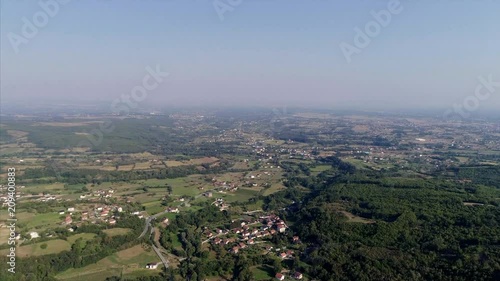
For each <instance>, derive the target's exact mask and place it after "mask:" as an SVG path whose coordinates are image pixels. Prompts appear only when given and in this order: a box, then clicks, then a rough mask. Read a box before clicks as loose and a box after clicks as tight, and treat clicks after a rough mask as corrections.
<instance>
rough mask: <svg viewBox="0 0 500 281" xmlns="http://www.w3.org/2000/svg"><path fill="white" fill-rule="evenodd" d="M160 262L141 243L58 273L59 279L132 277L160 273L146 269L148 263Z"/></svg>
mask: <svg viewBox="0 0 500 281" xmlns="http://www.w3.org/2000/svg"><path fill="white" fill-rule="evenodd" d="M151 262H159V258H158V257H157V256H156V254H155V253H154V251H153V250H151V249H149V250H144V249H143V248H142V247H141V246H140V245H136V246H134V247H131V248H129V249H126V250H123V251H120V252H118V253H115V254H112V255H110V256H108V257H106V258H104V259H102V260H100V261H98V262H97V263H95V264H91V265H88V266H85V267H82V268H76V269H75V268H72V269H68V270H66V271H64V272H62V273H60V274H58V275H56V278H57V279H58V280H67V281H80V280H81V281H84V280H95V281H101V280H105V279H106V278H107V277H110V276H120V275H121V274H123V277H124V278H127V277H129V278H132V277H137V276H145V275H156V274H158V272H159V270H160V267H158V269H157V270H148V269H145V266H146V264H147V263H151Z"/></svg>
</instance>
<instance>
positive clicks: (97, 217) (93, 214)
mask: <svg viewBox="0 0 500 281" xmlns="http://www.w3.org/2000/svg"><path fill="white" fill-rule="evenodd" d="M115 211H116V212H120V213H121V212H123V208H122V207H120V206H117V205H96V206H94V208H93V210H91V211H89V210H84V211H81V212H80V214H81V219H80V221H81V222H84V221H89V220H92V223H95V222H97V221H103V222H106V223H108V224H110V225H114V224H116V217H115V216H114V215H113V212H115ZM66 212H68V213H67V214H66ZM74 212H78V211H76V210H75V208H74V207H69V208H68V209H67V211H65V210H61V211H59V214H60V215H64V214H66V217H65V219H64V222H63V223H62V224H64V225H69V224H72V223H73V213H74Z"/></svg>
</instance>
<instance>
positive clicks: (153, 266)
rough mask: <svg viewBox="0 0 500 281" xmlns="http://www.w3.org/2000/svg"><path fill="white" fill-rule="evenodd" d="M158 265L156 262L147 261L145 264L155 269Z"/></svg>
mask: <svg viewBox="0 0 500 281" xmlns="http://www.w3.org/2000/svg"><path fill="white" fill-rule="evenodd" d="M157 267H158V263H148V264H146V268H147V269H156V268H157Z"/></svg>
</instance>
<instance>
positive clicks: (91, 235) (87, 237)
mask: <svg viewBox="0 0 500 281" xmlns="http://www.w3.org/2000/svg"><path fill="white" fill-rule="evenodd" d="M95 236H96V235H95V234H94V233H79V234H75V235H71V236H70V237H68V238H67V239H66V240H67V241H68V242H69V243H70V244H73V243H75V241H76V240H77V239H78V238H82V239H83V240H84V241H88V240H91V239H92V238H94V237H95Z"/></svg>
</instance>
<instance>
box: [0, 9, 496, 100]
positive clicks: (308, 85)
mask: <svg viewBox="0 0 500 281" xmlns="http://www.w3.org/2000/svg"><path fill="white" fill-rule="evenodd" d="M0 1H1V44H0V47H1V53H0V54H1V74H0V79H1V81H0V82H1V88H0V90H1V101H2V106H6V105H7V104H9V103H14V102H22V103H35V104H37V103H40V104H42V103H57V102H66V101H73V102H90V103H92V102H96V103H110V104H111V103H112V102H113V101H114V100H116V99H120V98H121V97H123V95H126V96H130V94H131V92H132V91H133V89H135V87H137V86H139V87H140V86H141V85H143V82H142V81H143V79H145V77H146V76H147V75H149V74H148V73H149V72H148V71H147V70H146V68H148V67H149V68H150V69H156V68H159V69H160V71H161V72H168V74H169V75H168V76H165V77H164V78H161V80H162V81H160V82H158V83H156V84H157V85H155V87H154V88H153V89H150V90H146V94H145V95H144V96H142V97H144V98H141V99H140V103H143V104H144V105H148V104H152V105H166V106H168V105H174V106H179V105H195V106H200V105H201V106H202V105H211V106H214V105H215V106H217V105H222V106H233V105H234V106H236V105H238V106H242V105H269V106H278V105H279V106H300V105H304V106H319V107H323V108H336V107H346V108H355V109H370V108H377V109H405V108H411V109H419V108H422V109H433V108H452V106H453V105H454V104H459V105H460V104H464V103H466V102H470V103H472V105H470V106H469V109H474V110H482V109H493V110H497V109H499V110H500V85H499V82H500V52H499V50H500V17H499V16H498V15H499V14H500V1H498V0H471V1H467V0H401V1H400V2H397V1H396V0H373V1H369V0H350V1H344V0H337V1H335V0H240V1H239V0H215V1H214V0H85V1H84V0H72V1H71V0H64V1H63V0H57V1H59V2H61V3H59V2H55V1H56V0H41V1H29V0H0ZM62 2H67V3H62ZM44 3H45V4H44ZM47 3H49V4H47ZM54 3H57V4H56V5H54ZM44 5H49V8H45V10H44V8H43V6H44ZM394 7H397V8H394ZM44 14H45V18H44ZM374 14H380V15H389V16H390V19H389V20H387V19H388V18H387V17H385V18H384V17H382V16H381V17H379V21H378V22H377V20H376V19H375V16H374ZM381 18H382V19H385V21H384V20H381ZM44 19H45V20H46V21H45V22H44ZM27 22H28V23H27ZM28 25H33V26H34V27H35V29H36V31H35V32H32V30H31V33H30V32H29V31H30V30H29V28H27V27H26V26H28ZM367 27H368V30H367V29H366V28H367ZM370 28H372V29H370ZM23 29H24V32H23ZM27 30H28V31H27ZM360 32H361V33H362V35H359V34H360ZM356 36H357V37H360V38H363V37H364V38H365V39H366V38H368V40H369V43H368V44H366V42H364V41H363V40H361V39H360V38H357V39H358V40H355V37H356ZM346 46H347V47H346ZM346 50H347V51H346ZM479 77H482V78H483V79H482V80H481V79H480V78H479ZM488 77H489V78H488ZM488 79H489V80H491V81H492V82H490V85H489V87H487V86H484V85H483V86H478V85H482V84H481V81H483V82H484V81H485V80H488ZM158 81H159V80H158ZM495 81H499V82H495ZM495 83H496V84H495ZM483 84H484V83H483ZM492 85H493V86H492ZM478 87H479V88H480V90H482V91H483V92H481V91H480V92H481V96H480V97H481V99H479V98H478V96H477V94H476V96H474V95H475V90H476V89H477V88H478ZM481 88H482V89H481ZM488 89H489V90H488ZM137 101H138V103H139V100H137ZM474 103H476V104H474Z"/></svg>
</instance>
